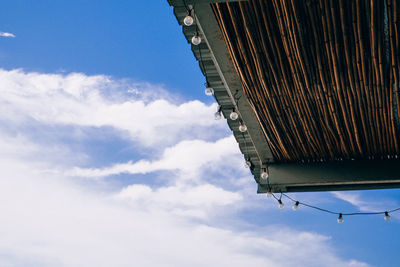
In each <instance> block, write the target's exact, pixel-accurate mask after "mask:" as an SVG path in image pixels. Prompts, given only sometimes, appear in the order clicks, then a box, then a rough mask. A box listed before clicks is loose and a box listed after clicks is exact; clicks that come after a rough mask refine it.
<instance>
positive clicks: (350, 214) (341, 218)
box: [267, 184, 400, 224]
mask: <svg viewBox="0 0 400 267" xmlns="http://www.w3.org/2000/svg"><path fill="white" fill-rule="evenodd" d="M268 186H269V184H268ZM271 196H272V197H274V198H275V199H276V200H277V201H278V203H279V208H280V209H282V207H281V205H280V204H281V203H282V204H283V202H282V200H281V199H282V196H284V197H286V198H287V199H289V200H290V201H292V202H294V205H293V206H292V209H293V210H295V211H297V210H298V209H299V206H300V205H303V206H306V207H309V208H312V209H316V210H319V211H322V212H326V213H330V214H335V215H338V218H337V222H338V223H339V224H342V223H343V222H344V219H343V217H344V216H355V215H378V214H384V215H385V217H384V219H385V221H387V222H390V220H391V219H392V218H391V217H390V215H389V213H393V212H397V211H400V208H396V209H392V210H388V211H377V212H352V213H342V212H335V211H331V210H327V209H323V208H320V207H316V206H313V205H310V204H307V203H304V202H300V201H298V200H295V199H293V198H291V197H290V196H288V195H287V194H285V193H281V196H280V197H279V198H277V197H276V196H275V195H274V194H273V193H272V192H271V188H269V190H268V191H267V197H271Z"/></svg>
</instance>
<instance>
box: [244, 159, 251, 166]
mask: <svg viewBox="0 0 400 267" xmlns="http://www.w3.org/2000/svg"><path fill="white" fill-rule="evenodd" d="M244 166H245V167H246V168H250V167H251V161H250V160H248V159H247V160H246V164H245V165H244Z"/></svg>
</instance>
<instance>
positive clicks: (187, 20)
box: [183, 14, 194, 26]
mask: <svg viewBox="0 0 400 267" xmlns="http://www.w3.org/2000/svg"><path fill="white" fill-rule="evenodd" d="M193 22H194V19H193V17H192V16H190V14H188V15H187V16H186V17H185V18H184V19H183V24H185V25H186V26H192V25H193Z"/></svg>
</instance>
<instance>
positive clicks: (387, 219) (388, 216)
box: [385, 211, 392, 222]
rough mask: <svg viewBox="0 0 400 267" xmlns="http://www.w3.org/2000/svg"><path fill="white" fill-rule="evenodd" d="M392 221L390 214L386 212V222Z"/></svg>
mask: <svg viewBox="0 0 400 267" xmlns="http://www.w3.org/2000/svg"><path fill="white" fill-rule="evenodd" d="M391 219H392V218H391V217H390V215H389V212H387V211H385V221H387V222H390V220H391Z"/></svg>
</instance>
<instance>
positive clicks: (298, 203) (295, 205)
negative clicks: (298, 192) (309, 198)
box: [292, 201, 300, 211]
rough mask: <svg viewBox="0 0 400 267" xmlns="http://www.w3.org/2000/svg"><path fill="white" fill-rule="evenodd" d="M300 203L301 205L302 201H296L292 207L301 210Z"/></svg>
mask: <svg viewBox="0 0 400 267" xmlns="http://www.w3.org/2000/svg"><path fill="white" fill-rule="evenodd" d="M299 205H300V202H298V201H296V203H294V205H293V207H292V209H293V210H294V211H297V210H299Z"/></svg>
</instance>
